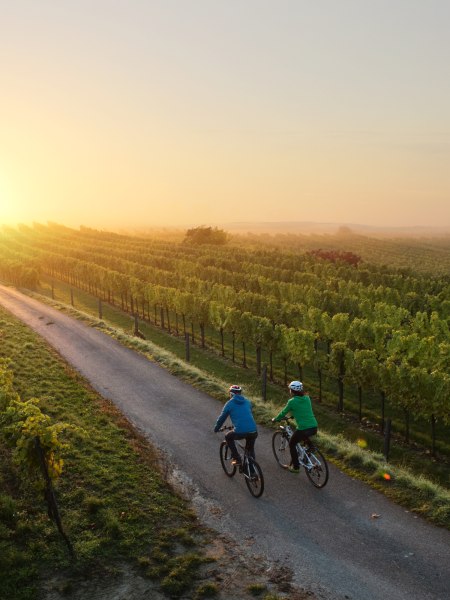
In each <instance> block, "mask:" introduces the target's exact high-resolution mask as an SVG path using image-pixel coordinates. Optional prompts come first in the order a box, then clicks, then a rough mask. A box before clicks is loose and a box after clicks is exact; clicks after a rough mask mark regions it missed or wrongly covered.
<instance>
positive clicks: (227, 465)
mask: <svg viewBox="0 0 450 600" xmlns="http://www.w3.org/2000/svg"><path fill="white" fill-rule="evenodd" d="M231 459H232V456H231V450H230V447H229V446H228V444H227V443H226V442H225V441H223V442H222V443H221V444H220V464H221V465H222V468H223V470H224V471H225V473H226V474H227V475H228V477H233V475H234V474H235V473H236V465H233V464H232V463H231Z"/></svg>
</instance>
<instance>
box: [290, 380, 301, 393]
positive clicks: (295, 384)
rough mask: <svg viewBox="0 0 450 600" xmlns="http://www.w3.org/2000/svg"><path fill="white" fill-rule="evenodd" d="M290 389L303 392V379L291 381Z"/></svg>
mask: <svg viewBox="0 0 450 600" xmlns="http://www.w3.org/2000/svg"><path fill="white" fill-rule="evenodd" d="M289 389H290V390H292V391H293V392H302V391H303V383H302V382H301V381H291V383H290V384H289Z"/></svg>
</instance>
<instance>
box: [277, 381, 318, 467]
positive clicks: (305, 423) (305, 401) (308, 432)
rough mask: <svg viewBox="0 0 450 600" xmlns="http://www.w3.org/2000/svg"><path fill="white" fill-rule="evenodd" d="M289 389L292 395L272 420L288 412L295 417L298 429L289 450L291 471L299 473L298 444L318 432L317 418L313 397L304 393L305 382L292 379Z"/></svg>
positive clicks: (280, 417) (290, 442)
mask: <svg viewBox="0 0 450 600" xmlns="http://www.w3.org/2000/svg"><path fill="white" fill-rule="evenodd" d="M289 391H290V394H291V397H290V399H289V400H288V403H287V404H286V406H285V407H284V408H283V410H282V411H281V412H279V413H278V414H277V416H276V417H274V418H273V419H272V421H279V420H280V419H282V418H283V417H284V416H285V415H287V414H288V413H290V414H291V415H292V416H293V417H294V419H295V423H296V426H297V429H296V430H295V431H294V433H293V434H292V437H291V439H290V440H289V450H290V451H291V460H292V465H291V466H290V467H289V471H291V473H299V472H300V464H299V462H298V454H297V449H296V445H297V444H298V443H299V442H300V441H302V440H308V439H309V438H310V436H312V435H315V434H316V433H317V420H316V417H315V416H314V413H313V410H312V406H311V398H310V397H309V396H306V395H305V394H304V393H303V383H302V382H301V381H291V383H290V384H289Z"/></svg>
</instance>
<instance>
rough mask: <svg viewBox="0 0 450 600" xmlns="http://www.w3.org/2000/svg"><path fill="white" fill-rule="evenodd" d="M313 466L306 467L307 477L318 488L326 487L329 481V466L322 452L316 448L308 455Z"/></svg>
mask: <svg viewBox="0 0 450 600" xmlns="http://www.w3.org/2000/svg"><path fill="white" fill-rule="evenodd" d="M308 456H309V460H310V461H311V466H309V467H305V471H306V475H307V477H308V479H309V480H310V482H311V483H312V484H313V486H314V487H316V488H323V487H325V485H326V483H327V481H328V464H327V461H326V460H325V457H324V455H323V454H322V452H321V451H320V450H318V449H317V448H315V449H314V450H312V451H310V452H309V453H308Z"/></svg>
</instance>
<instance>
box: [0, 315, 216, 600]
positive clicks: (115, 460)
mask: <svg viewBox="0 0 450 600" xmlns="http://www.w3.org/2000/svg"><path fill="white" fill-rule="evenodd" d="M0 336H1V346H0V356H1V357H8V358H10V359H11V361H12V365H11V368H12V370H13V372H14V386H15V389H16V390H17V392H18V393H19V395H20V396H21V398H22V399H23V400H27V399H29V398H31V397H39V398H41V407H42V409H43V410H44V411H45V412H46V413H47V414H49V415H51V416H52V418H53V419H54V420H55V421H61V420H64V421H67V422H70V423H72V424H74V425H76V426H78V427H79V430H78V431H76V432H69V433H68V434H67V436H66V441H68V443H69V449H68V450H66V452H65V456H64V460H65V466H64V471H63V475H62V477H61V478H60V480H58V484H57V488H56V494H57V498H58V503H59V507H60V511H61V516H62V521H63V526H64V529H65V531H66V533H67V534H68V536H69V538H70V540H71V542H72V544H73V546H74V549H75V553H76V561H73V560H72V559H71V557H70V555H69V554H68V552H67V548H66V546H65V544H64V542H63V541H62V538H61V537H60V536H59V534H58V532H57V530H56V527H55V525H54V523H53V522H52V521H51V520H50V519H49V517H48V515H47V513H46V504H45V502H44V499H43V498H42V495H41V494H37V493H36V491H35V490H34V489H33V488H32V486H30V485H29V483H28V482H27V481H26V480H24V479H23V478H22V477H21V473H20V472H19V471H18V468H17V467H16V466H15V465H14V464H13V462H12V460H11V453H10V449H9V448H8V447H7V446H6V445H5V443H4V441H3V439H2V437H1V436H0V489H1V492H0V598H5V599H6V598H7V599H8V600H36V599H37V598H40V597H42V596H41V594H42V586H43V582H45V581H46V580H48V579H53V578H54V576H55V575H56V574H58V575H59V576H61V575H64V578H63V579H64V584H62V583H61V581H59V583H58V586H59V588H60V589H62V587H64V590H66V591H67V593H69V591H70V589H73V588H74V587H75V586H76V581H77V580H78V578H84V579H86V578H89V577H90V576H91V575H92V574H93V573H95V574H96V576H99V574H103V575H104V576H105V577H108V578H113V577H114V575H115V573H116V570H117V568H118V565H120V564H121V563H122V562H127V563H130V564H131V565H132V566H133V565H134V567H136V569H138V565H141V568H140V572H141V574H142V575H143V576H146V577H148V578H150V579H151V580H152V581H154V582H155V585H157V587H158V589H160V590H163V591H164V592H165V593H166V595H167V597H171V598H172V597H178V596H180V595H181V594H182V593H186V591H188V590H190V589H192V588H193V587H194V586H195V583H196V582H197V581H198V580H200V581H201V580H202V575H201V570H202V567H203V566H204V565H205V564H207V563H208V562H210V559H209V558H207V557H206V556H205V554H204V551H203V548H204V547H205V545H207V544H208V540H209V535H210V534H209V532H208V531H207V530H206V529H204V528H202V527H201V526H200V524H199V523H198V521H197V518H196V516H195V514H194V513H193V512H192V510H191V509H190V508H189V506H188V504H187V503H186V502H185V501H184V500H183V499H181V498H180V497H179V496H178V495H177V494H175V493H174V491H173V489H171V488H170V487H169V485H168V484H167V483H166V481H165V480H164V477H163V475H162V473H161V472H160V469H159V466H158V458H157V456H156V454H155V453H154V451H153V450H152V448H151V446H150V445H149V444H148V443H147V442H146V440H145V439H143V438H142V437H140V436H139V435H138V434H136V432H135V431H134V430H133V429H132V428H131V426H130V425H129V423H128V422H127V421H126V420H125V419H124V417H123V416H122V415H121V414H120V413H119V412H118V411H117V410H116V409H115V408H114V406H112V405H111V404H110V403H108V402H106V401H105V400H104V399H102V398H101V397H100V396H99V395H98V394H96V393H95V392H93V391H92V390H91V389H90V388H89V387H88V386H87V385H86V384H85V382H84V381H83V380H82V379H81V378H80V377H79V376H78V375H77V374H75V373H74V372H72V370H71V369H70V368H68V366H67V365H66V364H65V363H64V362H63V361H62V360H61V359H60V358H59V356H58V355H57V354H56V352H53V351H52V350H51V349H50V348H49V347H48V346H47V345H46V343H45V342H44V341H43V340H42V339H41V338H39V337H38V336H37V335H35V334H34V333H33V332H32V331H31V330H29V329H28V328H27V327H25V326H24V325H23V324H22V323H20V322H19V321H17V320H15V319H14V318H13V317H11V315H9V314H8V313H6V312H5V311H3V310H2V309H0ZM161 557H163V560H162V559H161ZM47 583H48V581H47ZM203 583H204V582H203ZM49 585H50V587H51V582H50V583H49ZM52 597H53V596H52Z"/></svg>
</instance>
